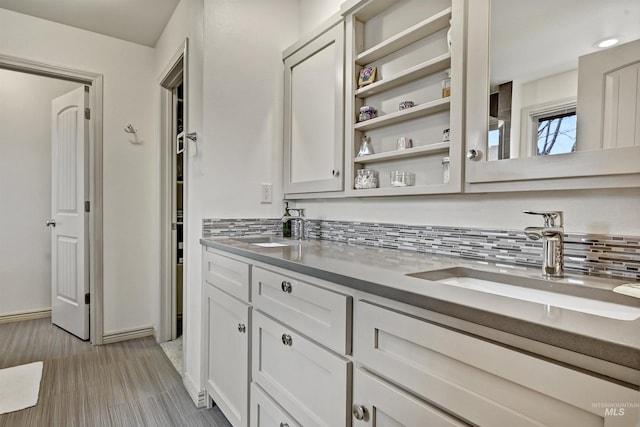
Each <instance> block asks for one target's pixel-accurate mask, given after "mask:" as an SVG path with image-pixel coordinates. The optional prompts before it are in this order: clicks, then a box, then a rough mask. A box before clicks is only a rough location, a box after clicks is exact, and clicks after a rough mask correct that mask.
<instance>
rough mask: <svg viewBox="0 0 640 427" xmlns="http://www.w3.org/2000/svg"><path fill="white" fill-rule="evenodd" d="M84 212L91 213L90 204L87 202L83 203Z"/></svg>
mask: <svg viewBox="0 0 640 427" xmlns="http://www.w3.org/2000/svg"><path fill="white" fill-rule="evenodd" d="M84 211H85V212H91V202H90V201H89V200H87V201H86V202H84Z"/></svg>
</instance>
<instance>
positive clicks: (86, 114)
mask: <svg viewBox="0 0 640 427" xmlns="http://www.w3.org/2000/svg"><path fill="white" fill-rule="evenodd" d="M84 118H85V119H87V120H89V119H91V108H89V107H87V108H85V109H84Z"/></svg>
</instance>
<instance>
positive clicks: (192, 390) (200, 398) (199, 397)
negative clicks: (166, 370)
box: [182, 373, 207, 408]
mask: <svg viewBox="0 0 640 427" xmlns="http://www.w3.org/2000/svg"><path fill="white" fill-rule="evenodd" d="M182 382H183V383H184V386H185V388H186V389H187V393H189V396H191V400H193V403H194V404H195V405H196V407H197V408H204V407H206V406H207V393H206V392H205V391H204V390H198V387H196V385H195V383H194V382H193V380H192V379H191V377H190V376H189V375H188V374H186V373H185V374H184V376H183V377H182Z"/></svg>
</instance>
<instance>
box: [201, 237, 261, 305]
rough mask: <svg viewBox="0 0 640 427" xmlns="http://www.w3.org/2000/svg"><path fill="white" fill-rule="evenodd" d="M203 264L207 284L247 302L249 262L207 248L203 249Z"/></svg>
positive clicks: (248, 294)
mask: <svg viewBox="0 0 640 427" xmlns="http://www.w3.org/2000/svg"><path fill="white" fill-rule="evenodd" d="M203 264H204V265H203V270H204V280H205V281H206V282H207V283H208V284H210V285H213V286H215V287H217V288H219V289H222V290H223V291H225V292H227V293H229V294H231V295H233V296H234V297H236V298H238V299H240V300H242V301H245V302H249V298H250V292H251V291H250V286H249V271H250V266H249V264H246V263H244V262H242V261H237V260H235V259H232V258H229V257H226V256H223V255H219V254H217V253H214V252H211V250H210V249H208V248H207V249H205V251H204V257H203Z"/></svg>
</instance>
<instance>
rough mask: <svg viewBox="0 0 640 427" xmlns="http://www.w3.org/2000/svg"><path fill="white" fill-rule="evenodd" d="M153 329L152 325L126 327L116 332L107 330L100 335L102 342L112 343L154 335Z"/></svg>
mask: <svg viewBox="0 0 640 427" xmlns="http://www.w3.org/2000/svg"><path fill="white" fill-rule="evenodd" d="M154 335H155V330H154V328H153V326H147V327H146V328H136V329H127V330H124V331H118V332H109V333H106V334H104V336H103V337H102V343H103V344H113V343H114V342H120V341H127V340H133V339H136V338H146V337H149V336H154Z"/></svg>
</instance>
